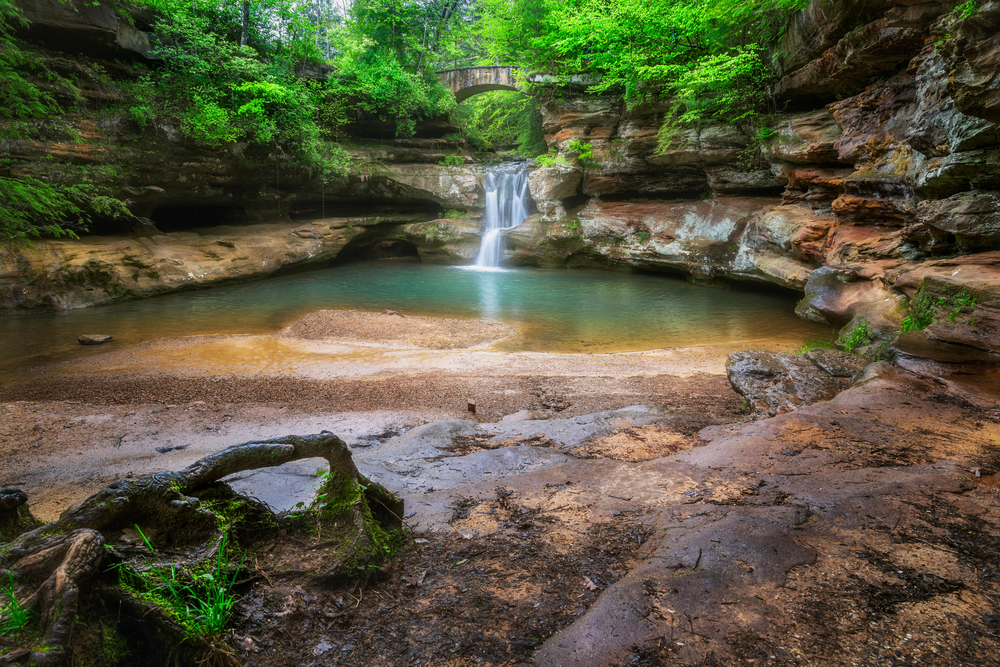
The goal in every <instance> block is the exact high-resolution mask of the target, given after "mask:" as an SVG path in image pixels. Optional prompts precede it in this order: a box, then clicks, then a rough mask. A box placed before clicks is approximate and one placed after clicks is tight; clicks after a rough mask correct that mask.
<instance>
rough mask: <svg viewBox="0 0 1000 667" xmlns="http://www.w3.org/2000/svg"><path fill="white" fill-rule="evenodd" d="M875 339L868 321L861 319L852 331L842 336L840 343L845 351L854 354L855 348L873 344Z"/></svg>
mask: <svg viewBox="0 0 1000 667" xmlns="http://www.w3.org/2000/svg"><path fill="white" fill-rule="evenodd" d="M875 340H876V338H875V334H874V332H871V331H869V330H868V322H866V321H864V320H859V321H858V323H857V324H855V325H854V328H853V329H851V331H849V332H848V333H847V334H845V335H843V336H841V337H840V340H839V341H838V343H839V344H840V347H841V349H843V350H844V352H847V353H848V354H854V352H855V350H858V349H859V348H862V347H865V346H867V345H871V344H872V343H874V342H875Z"/></svg>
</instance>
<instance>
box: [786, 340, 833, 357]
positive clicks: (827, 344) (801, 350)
mask: <svg viewBox="0 0 1000 667" xmlns="http://www.w3.org/2000/svg"><path fill="white" fill-rule="evenodd" d="M817 348H827V349H830V350H832V349H834V348H836V341H835V339H834V338H828V339H824V338H817V339H815V340H807V341H806V342H805V343H803V344H802V345H801V346H800V347H798V348H796V349H795V354H805V353H806V352H809V351H811V350H815V349H817Z"/></svg>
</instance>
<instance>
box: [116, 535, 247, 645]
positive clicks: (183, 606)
mask: <svg viewBox="0 0 1000 667" xmlns="http://www.w3.org/2000/svg"><path fill="white" fill-rule="evenodd" d="M135 529H136V530H137V531H138V532H139V535H141V536H142V539H143V542H145V544H146V547H147V548H148V549H149V550H150V552H152V553H153V555H154V556H155V555H156V550H155V549H154V548H153V545H152V544H151V543H150V541H149V538H147V537H146V535H145V534H144V533H143V532H142V530H141V529H140V528H139V526H136V527H135ZM225 552H226V537H225V536H223V537H222V539H220V540H219V543H218V544H217V545H216V558H215V563H214V567H213V568H212V569H211V570H210V571H208V572H201V573H193V572H188V571H186V570H184V569H183V568H181V567H180V566H179V565H175V564H170V565H158V564H156V563H155V562H154V561H153V559H152V558H148V557H147V558H146V566H147V569H146V570H145V571H139V570H136V569H134V568H132V567H131V566H127V565H125V566H122V567H120V568H119V569H120V571H122V572H124V573H127V574H128V578H129V579H130V580H131V582H132V583H135V584H137V585H138V588H139V589H140V592H141V594H142V595H143V596H144V597H145V598H146V599H148V600H150V601H152V602H154V603H155V604H157V605H158V606H160V607H161V608H163V609H165V610H167V611H169V612H170V613H171V614H172V615H173V616H174V618H176V619H177V621H178V622H179V623H180V624H181V625H182V626H183V627H184V628H185V630H187V631H188V632H190V633H191V634H197V635H203V636H206V637H212V636H214V635H217V634H219V633H220V632H222V630H223V628H225V626H226V623H227V622H228V621H229V616H230V614H231V613H232V609H233V606H234V605H235V604H236V602H237V601H238V600H239V598H237V597H236V596H235V594H234V593H233V584H234V583H235V582H236V577H237V576H238V575H239V573H240V569H241V568H242V560H241V562H240V564H239V565H237V566H236V567H235V568H232V571H231V572H228V573H227V569H228V566H227V564H226V560H225Z"/></svg>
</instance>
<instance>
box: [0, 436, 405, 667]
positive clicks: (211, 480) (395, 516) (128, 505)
mask: <svg viewBox="0 0 1000 667" xmlns="http://www.w3.org/2000/svg"><path fill="white" fill-rule="evenodd" d="M313 457H320V458H325V459H326V460H327V461H328V462H329V464H330V471H329V475H328V476H327V477H326V481H325V482H324V484H323V486H322V488H321V489H320V495H319V499H320V501H319V502H318V503H316V505H317V506H314V507H313V510H314V511H315V512H316V513H317V514H318V516H319V517H320V518H321V519H322V518H327V519H335V520H336V521H337V524H338V525H346V526H347V529H346V530H347V532H346V533H344V534H343V535H344V540H343V543H342V545H341V546H340V548H339V549H338V550H337V553H336V558H335V559H334V564H333V565H332V566H331V567H330V568H329V569H328V571H327V572H325V573H324V575H325V576H326V577H331V578H337V577H341V576H344V575H350V574H351V573H352V572H354V571H356V570H357V568H361V569H365V568H370V567H372V566H377V565H378V564H379V563H380V562H381V561H382V560H384V558H385V555H386V551H387V549H386V547H385V540H386V535H387V534H389V533H391V532H393V531H398V530H399V529H400V528H401V526H402V515H403V503H402V501H401V500H399V499H398V498H396V496H394V495H393V494H392V493H391V492H389V491H387V490H386V489H384V488H383V487H381V486H379V485H378V484H375V483H373V482H371V481H369V480H368V479H367V478H366V477H364V476H363V475H362V474H361V473H360V472H359V471H358V469H357V467H356V466H355V465H354V461H353V459H352V458H351V454H350V451H349V450H348V448H347V445H346V444H345V443H344V441H343V440H341V439H340V438H338V437H336V436H335V435H333V434H332V433H329V432H326V431H324V432H323V433H321V434H318V435H305V436H285V437H282V438H275V439H273V440H266V441H262V442H250V443H245V444H242V445H235V446H233V447H229V448H228V449H225V450H223V451H221V452H217V453H215V454H211V455H209V456H206V457H205V458H203V459H201V460H199V461H197V462H196V463H194V464H192V465H191V466H189V467H187V468H186V469H184V470H181V471H178V472H165V473H156V474H153V475H148V476H145V477H142V478H140V479H138V480H134V481H119V482H115V483H114V484H111V485H110V486H108V487H106V488H105V489H103V490H101V491H99V492H97V493H95V494H94V495H93V496H91V497H90V498H88V499H87V500H85V501H83V502H82V503H80V504H79V505H77V506H75V507H73V508H71V509H70V510H69V511H67V512H66V513H65V514H63V516H62V517H60V518H59V519H58V520H57V521H54V522H53V523H50V524H47V525H44V526H41V527H39V528H35V529H33V530H30V531H29V532H27V533H25V534H23V535H21V536H20V537H19V538H17V539H16V540H15V541H13V542H10V543H9V544H0V577H2V578H3V581H7V577H8V573H9V574H10V575H12V576H13V579H14V581H15V582H16V583H18V584H22V585H25V586H27V587H28V588H30V589H32V592H31V593H30V595H29V596H28V597H27V598H25V599H24V600H23V601H22V605H23V606H24V607H25V608H29V609H32V610H33V611H35V612H36V613H37V616H38V618H39V620H40V626H41V633H40V634H41V638H40V639H39V638H38V637H35V638H33V639H31V640H30V646H24V647H23V648H22V649H21V650H15V651H12V652H6V653H5V654H4V655H0V664H2V663H4V662H5V661H6V662H8V663H9V662H22V661H28V659H29V658H30V663H31V664H35V665H39V666H40V667H54V666H57V665H60V664H62V663H63V662H64V660H65V658H66V653H67V649H68V647H69V646H70V641H71V639H72V632H73V626H74V623H75V620H76V612H77V603H78V599H79V596H80V591H81V586H84V585H85V584H87V582H88V581H89V580H90V579H91V577H92V576H93V575H94V574H95V573H96V572H97V571H98V570H99V567H100V565H101V562H102V559H103V558H104V556H105V554H106V553H107V551H108V550H107V549H105V548H104V544H105V537H106V536H109V537H110V536H114V535H117V534H118V533H117V531H121V530H123V529H126V528H131V527H132V526H134V525H140V524H141V525H144V526H149V527H153V528H155V530H157V531H158V532H157V538H156V539H157V542H158V543H160V544H174V545H176V544H181V545H184V544H187V545H191V544H194V543H200V544H202V545H205V544H208V543H217V542H218V540H219V538H220V537H222V529H221V528H220V517H219V515H218V514H216V513H215V512H213V511H211V510H210V509H206V508H205V507H203V506H202V505H201V502H200V501H199V500H198V498H197V493H198V492H199V491H202V492H204V491H206V490H208V489H211V488H212V487H218V484H217V482H219V480H221V479H222V478H224V477H226V476H228V475H231V474H233V473H237V472H242V471H246V470H254V469H258V468H266V467H274V466H280V465H282V464H284V463H288V462H291V461H296V460H299V459H307V458H313ZM7 491H9V490H4V491H0V502H2V501H3V499H4V498H5V497H8V496H9V497H13V496H12V494H10V493H8V494H7V496H4V495H3V494H4V493H5V492H7ZM227 491H228V489H227ZM22 495H23V494H22ZM18 500H20V504H23V499H20V498H19V497H18ZM11 502H12V503H13V501H11ZM250 502H253V501H250ZM345 520H346V521H345ZM275 525H277V524H275ZM197 552H200V553H201V556H200V558H201V559H202V560H203V559H204V558H206V557H208V558H211V557H212V554H213V553H214V552H213V549H211V548H209V549H204V548H202V549H198V550H195V551H193V552H192V553H197ZM206 552H207V553H206ZM189 562H190V561H189ZM117 588H118V592H119V595H120V596H124V597H120V598H119V601H120V602H122V603H125V601H126V599H127V598H131V603H132V604H139V605H145V606H146V607H148V606H149V604H150V603H148V602H146V601H141V600H138V599H136V598H135V597H134V596H131V595H130V594H129V593H128V592H127V591H125V590H124V589H122V588H121V587H117ZM129 606H132V605H131V604H130V605H129ZM153 611H156V609H152V610H151V609H147V610H146V611H144V613H143V614H142V615H143V616H146V615H148V614H150V613H151V612H153ZM159 615H160V616H162V617H164V618H162V619H160V620H161V623H160V627H161V628H162V629H163V630H164V631H166V634H168V635H169V634H175V635H176V634H177V633H178V632H181V633H182V632H183V630H182V629H180V628H179V626H177V624H176V623H174V622H173V621H172V620H170V619H169V618H168V617H166V616H167V615H166V614H164V613H162V611H161V612H160V613H159ZM171 626H173V627H171ZM187 639H188V640H190V637H188V638H187ZM198 639H199V638H195V641H194V644H195V645H196V646H194V645H193V646H192V648H195V649H196V651H195V652H196V654H197V655H198V659H197V660H198V661H201V662H204V663H205V664H206V665H207V664H214V665H225V664H227V663H228V662H229V661H227V660H226V655H225V651H222V650H219V649H218V647H216V649H215V650H213V647H212V644H211V643H210V642H208V641H206V640H205V639H204V638H200V639H201V641H200V642H199V641H198ZM25 642H26V643H28V640H27V639H26V640H25ZM24 649H28V651H25V650H24ZM29 654H30V655H29Z"/></svg>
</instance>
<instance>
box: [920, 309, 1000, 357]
mask: <svg viewBox="0 0 1000 667" xmlns="http://www.w3.org/2000/svg"><path fill="white" fill-rule="evenodd" d="M926 334H927V337H928V338H930V339H933V340H937V341H941V342H944V343H951V344H952V345H959V346H962V347H963V348H975V349H978V350H984V351H986V352H991V353H1000V301H987V302H986V303H981V304H978V305H976V306H973V307H966V308H962V309H960V311H959V313H957V314H956V315H955V316H953V317H947V318H944V319H938V320H936V321H934V322H932V323H931V325H930V326H929V327H927V329H926Z"/></svg>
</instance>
